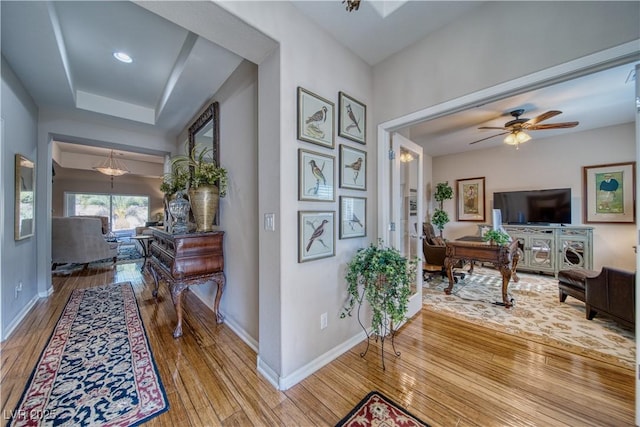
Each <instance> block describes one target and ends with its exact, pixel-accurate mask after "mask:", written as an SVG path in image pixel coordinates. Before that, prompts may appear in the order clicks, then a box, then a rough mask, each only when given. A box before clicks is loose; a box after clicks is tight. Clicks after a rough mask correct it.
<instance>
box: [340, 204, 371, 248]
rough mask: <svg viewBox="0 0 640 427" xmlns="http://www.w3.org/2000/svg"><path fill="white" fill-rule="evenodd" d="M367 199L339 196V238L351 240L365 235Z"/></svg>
mask: <svg viewBox="0 0 640 427" xmlns="http://www.w3.org/2000/svg"><path fill="white" fill-rule="evenodd" d="M366 219H367V199H366V198H364V197H350V196H349V197H347V196H340V238H341V239H351V238H354V237H364V236H366V235H367V223H366Z"/></svg>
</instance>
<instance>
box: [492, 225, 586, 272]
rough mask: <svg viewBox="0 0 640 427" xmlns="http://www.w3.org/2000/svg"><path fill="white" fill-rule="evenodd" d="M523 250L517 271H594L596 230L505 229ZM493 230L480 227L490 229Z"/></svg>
mask: <svg viewBox="0 0 640 427" xmlns="http://www.w3.org/2000/svg"><path fill="white" fill-rule="evenodd" d="M503 227H504V229H505V230H506V231H507V233H509V235H510V236H511V237H512V238H513V239H518V240H519V241H520V242H521V243H522V247H523V248H524V249H522V250H521V252H520V262H519V263H518V270H521V271H532V272H540V273H547V274H553V275H554V276H556V277H557V276H558V271H560V270H564V269H567V268H575V267H582V268H587V269H590V270H591V269H592V268H593V227H581V226H575V227H574V226H560V225H549V226H545V225H503ZM490 228H491V226H487V225H484V226H481V231H482V229H490Z"/></svg>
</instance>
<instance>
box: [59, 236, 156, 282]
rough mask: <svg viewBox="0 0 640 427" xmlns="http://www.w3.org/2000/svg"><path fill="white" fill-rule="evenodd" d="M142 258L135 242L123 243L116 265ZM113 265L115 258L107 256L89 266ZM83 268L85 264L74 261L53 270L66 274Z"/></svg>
mask: <svg viewBox="0 0 640 427" xmlns="http://www.w3.org/2000/svg"><path fill="white" fill-rule="evenodd" d="M142 260H143V258H142V254H141V253H140V249H139V248H138V246H136V245H135V244H133V243H131V244H127V243H121V244H120V246H118V258H117V259H116V265H120V264H129V263H134V262H138V261H140V262H141V261H142ZM112 265H113V259H112V258H106V259H101V260H98V261H93V262H90V263H89V265H88V266H87V268H93V269H96V268H107V267H110V266H112ZM83 268H84V264H73V263H71V264H63V265H59V266H57V267H56V269H55V270H53V273H55V274H63V275H66V274H71V273H74V272H76V271H80V270H82V269H83Z"/></svg>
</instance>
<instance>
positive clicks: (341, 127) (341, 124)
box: [338, 92, 367, 144]
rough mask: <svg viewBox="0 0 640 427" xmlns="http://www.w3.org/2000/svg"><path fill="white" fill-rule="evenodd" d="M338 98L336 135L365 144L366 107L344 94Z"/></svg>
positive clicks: (340, 94)
mask: <svg viewBox="0 0 640 427" xmlns="http://www.w3.org/2000/svg"><path fill="white" fill-rule="evenodd" d="M338 97H339V102H338V107H339V108H338V110H339V114H338V135H340V136H341V137H343V138H348V139H350V140H352V141H355V142H359V143H360V144H366V142H367V106H366V105H364V104H363V103H362V102H360V101H356V100H355V99H353V98H352V97H350V96H349V95H347V94H346V93H344V92H340V93H339V94H338Z"/></svg>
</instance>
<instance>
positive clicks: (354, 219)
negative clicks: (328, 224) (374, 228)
mask: <svg viewBox="0 0 640 427" xmlns="http://www.w3.org/2000/svg"><path fill="white" fill-rule="evenodd" d="M355 224H358V225H359V226H360V228H364V225H362V222H360V218H358V217H357V216H356V214H353V215H352V216H351V219H350V220H349V227H351V229H352V230H354V231H355V227H354V225H355Z"/></svg>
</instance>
